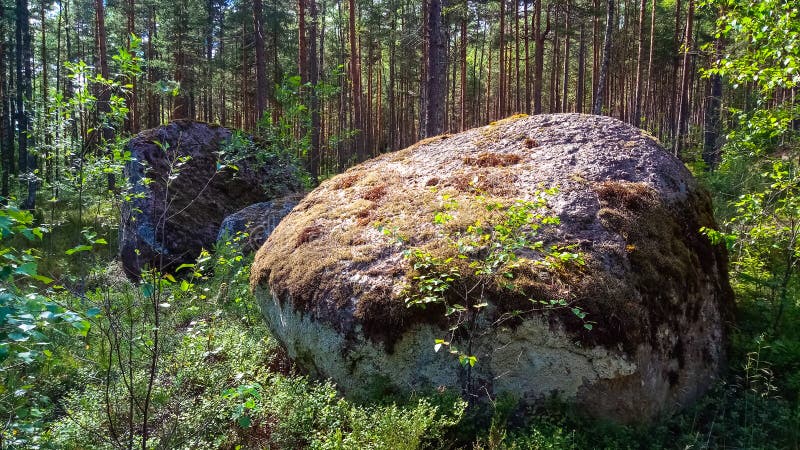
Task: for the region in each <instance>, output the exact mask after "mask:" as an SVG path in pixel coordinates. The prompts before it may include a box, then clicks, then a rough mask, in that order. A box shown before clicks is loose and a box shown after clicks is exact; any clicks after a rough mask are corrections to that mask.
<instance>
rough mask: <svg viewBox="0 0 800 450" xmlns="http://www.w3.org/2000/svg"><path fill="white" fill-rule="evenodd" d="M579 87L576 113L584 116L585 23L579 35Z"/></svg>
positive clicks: (576, 97) (576, 96) (576, 94)
mask: <svg viewBox="0 0 800 450" xmlns="http://www.w3.org/2000/svg"><path fill="white" fill-rule="evenodd" d="M578 36H579V37H578V40H579V41H580V42H579V43H578V87H577V89H576V90H575V111H577V112H579V113H581V114H583V97H584V96H585V85H586V68H585V67H584V66H585V65H586V42H585V41H584V32H583V22H581V28H580V33H579V35H578Z"/></svg>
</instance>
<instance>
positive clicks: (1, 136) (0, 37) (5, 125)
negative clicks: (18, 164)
mask: <svg viewBox="0 0 800 450" xmlns="http://www.w3.org/2000/svg"><path fill="white" fill-rule="evenodd" d="M3 17H5V5H4V3H3V2H0V113H2V117H0V158H2V160H0V163H1V164H2V175H0V204H1V205H6V204H7V202H8V194H9V178H10V174H11V172H12V171H13V169H12V166H13V165H14V145H13V144H14V143H13V138H12V137H11V134H12V131H11V129H12V128H11V123H10V121H11V111H10V108H9V103H8V102H9V100H10V99H9V95H8V92H9V88H10V83H9V78H10V77H7V76H6V54H7V49H6V44H7V43H8V42H10V41H11V40H10V39H8V38H6V21H5V20H3V19H2V18H3Z"/></svg>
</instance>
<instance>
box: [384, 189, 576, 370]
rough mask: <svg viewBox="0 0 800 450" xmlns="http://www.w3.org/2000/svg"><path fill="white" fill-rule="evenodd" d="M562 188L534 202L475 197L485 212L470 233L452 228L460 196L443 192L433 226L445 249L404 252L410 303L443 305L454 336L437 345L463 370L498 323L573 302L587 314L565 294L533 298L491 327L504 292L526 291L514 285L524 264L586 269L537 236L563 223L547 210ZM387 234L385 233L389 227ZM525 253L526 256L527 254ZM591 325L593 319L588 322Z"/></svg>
mask: <svg viewBox="0 0 800 450" xmlns="http://www.w3.org/2000/svg"><path fill="white" fill-rule="evenodd" d="M557 192H558V191H557V189H555V188H552V189H547V190H544V191H541V192H536V193H534V194H533V195H532V198H533V199H532V200H517V201H515V202H513V203H512V204H506V203H504V202H501V201H497V200H493V199H490V198H487V197H485V196H483V195H477V196H476V197H475V198H474V199H469V200H468V201H474V202H476V203H477V204H479V205H480V206H481V207H482V209H484V210H485V211H484V212H485V217H482V218H477V219H475V221H474V222H472V223H471V224H470V225H468V226H467V227H466V229H465V230H449V229H447V228H446V225H447V224H448V223H449V222H451V221H452V220H453V219H454V214H456V213H457V211H458V209H459V203H458V200H457V199H455V198H453V197H451V196H450V195H449V194H442V196H441V198H442V210H441V211H438V212H436V213H435V214H434V217H433V223H434V224H435V225H436V226H437V227H438V228H439V234H440V235H439V238H440V239H441V240H443V241H444V242H445V247H444V248H443V249H434V250H429V249H425V248H411V249H408V250H405V251H404V254H405V256H406V258H407V259H408V260H409V263H410V265H411V267H412V269H413V275H412V277H411V282H410V283H409V285H408V286H406V288H405V292H406V305H407V306H408V307H409V308H410V307H426V306H427V305H442V306H444V315H445V317H446V318H447V319H448V325H449V332H450V336H449V337H448V338H446V339H436V341H435V342H434V350H435V351H437V352H438V351H439V350H441V349H443V348H446V349H447V350H448V352H449V353H450V354H452V355H455V356H456V357H457V358H458V361H459V363H461V365H462V366H464V367H473V366H474V365H475V364H476V363H477V362H478V358H477V356H476V355H474V354H472V347H473V343H474V341H475V339H476V338H477V337H478V336H481V335H484V334H486V333H488V332H491V331H493V330H494V329H496V328H498V327H500V326H501V325H502V324H503V323H504V322H506V321H508V320H510V319H513V318H519V317H522V316H525V315H529V314H531V313H533V312H536V311H543V310H549V309H555V308H566V307H570V308H571V310H572V312H573V313H574V314H575V315H576V316H578V317H579V318H580V319H582V320H583V319H585V317H586V314H585V313H584V312H583V311H582V309H581V308H580V307H579V306H576V305H570V304H569V303H568V302H567V301H566V300H565V299H557V300H554V299H547V300H545V299H535V298H529V299H528V300H529V302H530V306H529V308H527V309H513V310H511V311H509V312H503V313H502V314H500V315H499V317H494V318H492V320H489V321H488V322H490V323H491V326H486V325H485V323H486V322H487V320H486V316H487V314H489V313H487V311H492V310H493V309H496V307H497V305H493V304H492V303H493V302H497V300H498V299H497V298H491V297H497V296H498V295H501V293H503V292H506V293H512V294H521V295H526V294H525V292H523V291H522V289H521V287H520V286H518V285H517V284H515V279H516V278H517V271H518V269H519V268H520V267H521V266H522V265H527V266H531V267H540V268H543V270H549V269H559V268H561V267H563V266H564V265H566V264H575V265H578V266H581V265H583V264H584V261H583V257H582V255H581V254H580V253H576V252H574V251H573V249H572V248H565V247H560V246H550V247H546V246H545V244H544V241H542V240H539V239H537V238H538V237H539V234H540V229H541V228H542V227H547V226H553V225H557V224H558V223H559V219H558V217H556V216H552V215H549V214H547V199H548V198H549V197H551V196H552V195H554V194H556V193H557ZM385 231H386V230H385ZM522 252H527V256H525V257H521V256H520V255H521V254H522ZM584 326H585V327H586V328H587V329H589V330H591V329H592V324H591V323H590V322H586V323H585V325H584Z"/></svg>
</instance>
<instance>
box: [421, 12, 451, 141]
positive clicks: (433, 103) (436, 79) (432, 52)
mask: <svg viewBox="0 0 800 450" xmlns="http://www.w3.org/2000/svg"><path fill="white" fill-rule="evenodd" d="M427 16H428V20H427V22H428V58H427V61H426V63H427V70H426V72H427V82H426V86H427V89H426V93H427V101H426V102H425V105H426V108H427V112H426V114H425V116H426V123H425V125H426V129H425V136H426V137H430V136H437V135H439V134H442V133H443V132H444V120H445V117H444V106H445V105H444V101H445V98H444V97H445V89H446V85H445V83H446V79H445V77H446V65H445V57H446V48H445V45H446V44H445V40H444V39H445V38H444V33H443V29H442V0H429V1H428V11H427Z"/></svg>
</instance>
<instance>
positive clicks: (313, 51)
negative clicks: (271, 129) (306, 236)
mask: <svg viewBox="0 0 800 450" xmlns="http://www.w3.org/2000/svg"><path fill="white" fill-rule="evenodd" d="M301 1H302V0H301ZM308 13H309V15H310V16H311V17H310V18H311V23H310V24H309V27H308V42H309V48H308V50H309V51H308V54H309V55H308V56H309V59H308V77H309V82H310V83H311V92H310V95H311V101H310V106H311V148H310V149H309V156H308V160H309V165H308V167H309V172H310V175H311V180H312V182H313V183H314V184H315V185H316V184H317V183H319V162H320V161H319V158H320V149H319V145H320V142H319V141H320V140H319V137H320V112H319V97H318V95H317V83H318V82H319V68H318V67H317V58H318V56H317V23H318V20H317V2H316V0H308Z"/></svg>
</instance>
